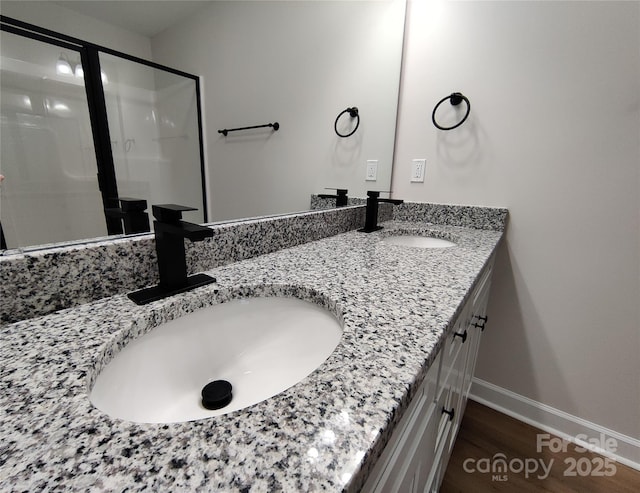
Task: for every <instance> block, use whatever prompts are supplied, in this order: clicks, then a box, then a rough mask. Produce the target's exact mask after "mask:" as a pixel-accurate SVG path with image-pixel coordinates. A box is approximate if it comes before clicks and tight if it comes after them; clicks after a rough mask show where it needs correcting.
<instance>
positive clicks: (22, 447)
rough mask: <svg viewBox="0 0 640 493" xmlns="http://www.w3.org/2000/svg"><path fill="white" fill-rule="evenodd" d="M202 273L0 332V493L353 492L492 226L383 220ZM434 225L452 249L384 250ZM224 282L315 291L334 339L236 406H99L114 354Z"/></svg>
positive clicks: (477, 266) (452, 312) (225, 293)
mask: <svg viewBox="0 0 640 493" xmlns="http://www.w3.org/2000/svg"><path fill="white" fill-rule="evenodd" d="M384 226H385V229H383V230H381V231H379V232H376V233H372V234H363V233H359V232H356V231H352V232H348V233H344V234H340V235H337V236H333V237H329V238H325V239H322V240H318V241H314V242H311V243H307V244H304V245H300V246H296V247H293V248H288V249H284V250H281V251H278V252H275V253H270V254H266V255H262V256H260V257H256V258H253V259H250V260H245V261H242V262H238V263H235V264H230V265H227V266H224V267H219V268H216V269H213V270H211V271H208V273H209V274H211V275H213V276H214V277H216V279H217V283H216V284H213V285H209V286H206V287H203V288H200V289H198V290H195V291H192V292H189V293H184V294H181V295H177V296H174V297H172V298H169V299H166V300H162V301H158V302H155V303H151V304H150V305H146V306H137V305H135V304H133V303H132V302H131V301H129V300H128V298H127V297H126V296H125V295H117V296H113V297H111V298H106V299H103V300H100V301H96V302H92V303H88V304H85V305H81V306H79V307H76V308H71V309H67V310H62V311H60V312H57V313H54V314H51V315H47V316H43V317H39V318H35V319H30V320H25V321H21V322H17V323H14V324H11V325H6V326H4V327H1V328H0V360H1V361H2V369H1V371H0V372H1V374H2V393H1V394H0V402H1V407H2V441H1V442H0V489H1V490H2V491H41V490H64V491H80V490H82V491H85V490H86V491H88V490H92V491H95V490H109V491H116V490H117V491H125V490H126V491H142V490H146V489H148V490H150V491H278V490H280V491H282V490H284V491H326V490H328V491H342V490H347V491H355V490H358V489H359V488H361V487H362V485H363V484H364V481H365V480H366V477H367V474H368V472H369V471H370V469H371V468H372V467H373V465H374V464H375V460H376V459H377V457H378V456H379V455H380V453H381V451H382V449H383V448H384V445H385V444H386V442H387V440H388V438H389V436H390V434H391V431H392V429H393V425H394V424H395V423H397V422H398V421H399V419H400V417H401V416H402V413H403V411H404V410H405V409H406V407H407V406H408V403H409V401H410V399H411V397H412V395H413V393H414V392H415V391H416V390H417V387H418V386H419V384H420V383H421V382H422V380H423V378H424V375H425V373H426V371H427V369H428V367H429V365H430V364H431V362H432V361H433V359H434V358H435V356H436V353H437V351H438V349H439V348H440V346H441V344H442V341H443V340H444V337H445V334H446V333H447V331H448V330H450V329H451V327H452V324H453V321H454V319H455V317H456V316H457V314H458V313H459V311H460V309H461V308H462V305H463V303H464V301H466V299H467V297H468V296H469V294H470V291H471V289H472V288H473V286H474V285H475V282H476V280H477V278H478V276H479V274H480V272H481V270H482V269H483V267H484V266H485V265H486V263H487V261H488V260H489V258H490V256H491V254H492V253H493V252H494V250H495V248H496V246H497V244H498V242H499V241H500V238H501V237H502V232H499V231H487V230H477V229H471V228H463V227H456V226H437V225H428V224H426V223H412V222H394V221H390V222H387V223H384ZM413 231H419V232H432V233H433V234H434V235H437V236H440V237H444V238H448V239H452V240H454V241H455V242H456V243H457V246H456V247H454V248H447V249H417V248H411V249H407V248H406V247H400V246H392V245H385V244H381V243H380V239H381V238H382V237H383V236H385V235H389V234H392V233H398V232H399V233H410V232H413ZM230 293H235V295H237V294H238V293H254V294H258V295H259V294H269V293H272V294H273V293H276V294H277V293H282V294H286V295H289V296H291V295H294V296H298V297H301V298H303V299H304V298H308V297H309V294H310V293H315V297H316V298H318V299H323V300H325V304H326V306H327V307H328V308H329V309H330V310H332V311H333V312H334V313H336V315H338V317H339V319H340V320H341V322H342V323H343V324H344V326H343V330H344V333H343V336H342V340H341V342H340V344H339V345H338V347H337V348H336V350H335V351H334V352H333V353H332V355H331V356H330V357H329V358H328V359H327V361H325V363H324V364H323V365H322V366H320V368H318V369H317V370H316V371H314V372H313V373H312V374H311V375H309V376H308V377H306V378H305V379H304V380H302V381H301V382H300V383H298V384H297V385H295V386H293V387H291V388H289V389H288V390H286V391H284V392H282V393H280V394H278V395H276V396H274V397H272V398H269V399H267V400H265V401H263V402H260V403H258V404H255V405H253V406H250V407H248V408H245V409H243V410H240V411H236V412H233V413H230V414H227V415H223V416H218V417H212V418H209V419H204V420H199V421H192V422H187V423H175V424H136V423H130V422H125V421H122V420H118V419H113V418H110V417H109V416H107V415H106V414H104V413H103V412H101V411H99V410H98V409H96V408H94V407H93V406H92V405H91V403H90V402H89V399H88V392H89V388H90V385H91V382H93V380H94V378H95V376H96V374H97V372H98V371H99V370H100V368H102V367H103V365H104V364H106V363H107V362H108V359H109V358H110V356H109V355H111V354H113V353H114V352H115V351H116V350H117V348H118V347H119V346H121V345H122V344H123V343H124V342H126V341H127V340H129V339H131V338H133V337H135V336H136V335H137V334H140V333H143V332H146V331H147V330H149V329H150V328H151V327H153V326H155V325H157V324H159V323H162V322H163V321H165V320H168V319H171V318H173V317H175V316H176V315H178V314H181V313H186V312H190V311H193V310H195V309H197V308H200V307H202V306H206V305H210V304H214V303H218V302H220V301H223V300H225V299H228V298H229V297H230V296H231V295H230Z"/></svg>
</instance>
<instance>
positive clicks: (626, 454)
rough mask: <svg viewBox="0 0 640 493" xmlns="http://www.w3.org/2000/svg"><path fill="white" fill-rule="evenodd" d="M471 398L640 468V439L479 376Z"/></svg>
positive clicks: (620, 461) (621, 462)
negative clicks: (609, 446) (592, 441)
mask: <svg viewBox="0 0 640 493" xmlns="http://www.w3.org/2000/svg"><path fill="white" fill-rule="evenodd" d="M469 398H470V399H473V400H474V401H477V402H479V403H480V404H484V405H485V406H487V407H490V408H492V409H495V410H496V411H499V412H501V413H503V414H506V415H507V416H511V417H512V418H515V419H517V420H520V421H523V422H525V423H527V424H530V425H532V426H535V427H536V428H540V429H541V430H543V431H545V432H547V433H551V434H553V435H556V436H558V437H560V438H563V439H565V440H567V441H570V442H573V443H577V444H578V445H581V446H584V447H585V448H587V447H588V448H589V449H590V450H593V452H595V453H598V454H601V455H603V456H605V457H610V458H612V459H614V460H615V461H616V462H619V463H620V464H624V465H626V466H629V467H632V468H633V469H637V470H639V471H640V440H638V439H636V438H633V437H630V436H627V435H623V434H622V433H618V432H616V431H613V430H609V429H607V428H604V427H603V426H600V425H597V424H595V423H591V422H590V421H587V420H585V419H582V418H579V417H577V416H573V415H571V414H569V413H565V412H564V411H560V410H559V409H555V408H553V407H551V406H547V405H546V404H542V403H540V402H537V401H534V400H533V399H529V398H528V397H524V396H522V395H520V394H516V393H515V392H511V391H510V390H507V389H504V388H502V387H498V386H497V385H493V384H492V383H489V382H485V381H484V380H480V379H479V378H474V379H473V385H472V387H471V393H470V395H469ZM578 436H583V437H584V436H586V437H589V439H597V440H598V443H600V444H603V443H605V444H606V443H615V445H616V446H615V447H612V448H615V451H611V450H607V449H606V448H605V449H602V448H597V447H593V445H592V444H591V445H588V444H587V445H585V443H584V442H581V441H580V440H576V437H578ZM608 439H613V440H615V442H613V441H609V442H605V440H608ZM605 446H606V445H605Z"/></svg>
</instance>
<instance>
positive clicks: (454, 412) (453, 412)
mask: <svg viewBox="0 0 640 493" xmlns="http://www.w3.org/2000/svg"><path fill="white" fill-rule="evenodd" d="M442 414H448V415H449V421H453V417H454V416H455V415H456V410H455V409H454V408H453V407H452V408H451V411H447V408H446V407H444V406H442Z"/></svg>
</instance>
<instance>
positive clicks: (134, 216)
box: [104, 197, 149, 234]
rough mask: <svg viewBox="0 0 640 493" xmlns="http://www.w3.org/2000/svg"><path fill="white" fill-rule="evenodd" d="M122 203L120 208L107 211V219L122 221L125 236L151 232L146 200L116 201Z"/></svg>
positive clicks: (124, 198) (129, 199) (124, 199)
mask: <svg viewBox="0 0 640 493" xmlns="http://www.w3.org/2000/svg"><path fill="white" fill-rule="evenodd" d="M116 200H118V201H119V202H120V207H113V208H108V209H105V210H104V212H105V214H106V215H107V217H115V218H116V219H122V222H123V223H124V232H125V234H132V233H146V232H148V231H149V214H147V213H146V212H145V211H146V210H147V201H146V200H144V199H133V198H128V197H120V198H118V199H116Z"/></svg>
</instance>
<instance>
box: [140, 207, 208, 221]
mask: <svg viewBox="0 0 640 493" xmlns="http://www.w3.org/2000/svg"><path fill="white" fill-rule="evenodd" d="M151 208H152V210H153V217H155V218H156V219H157V220H158V221H161V222H163V223H177V222H178V221H180V220H181V219H182V213H183V212H185V211H197V210H198V209H196V208H195V207H187V206H185V205H177V204H160V205H154V206H152V207H151Z"/></svg>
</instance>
